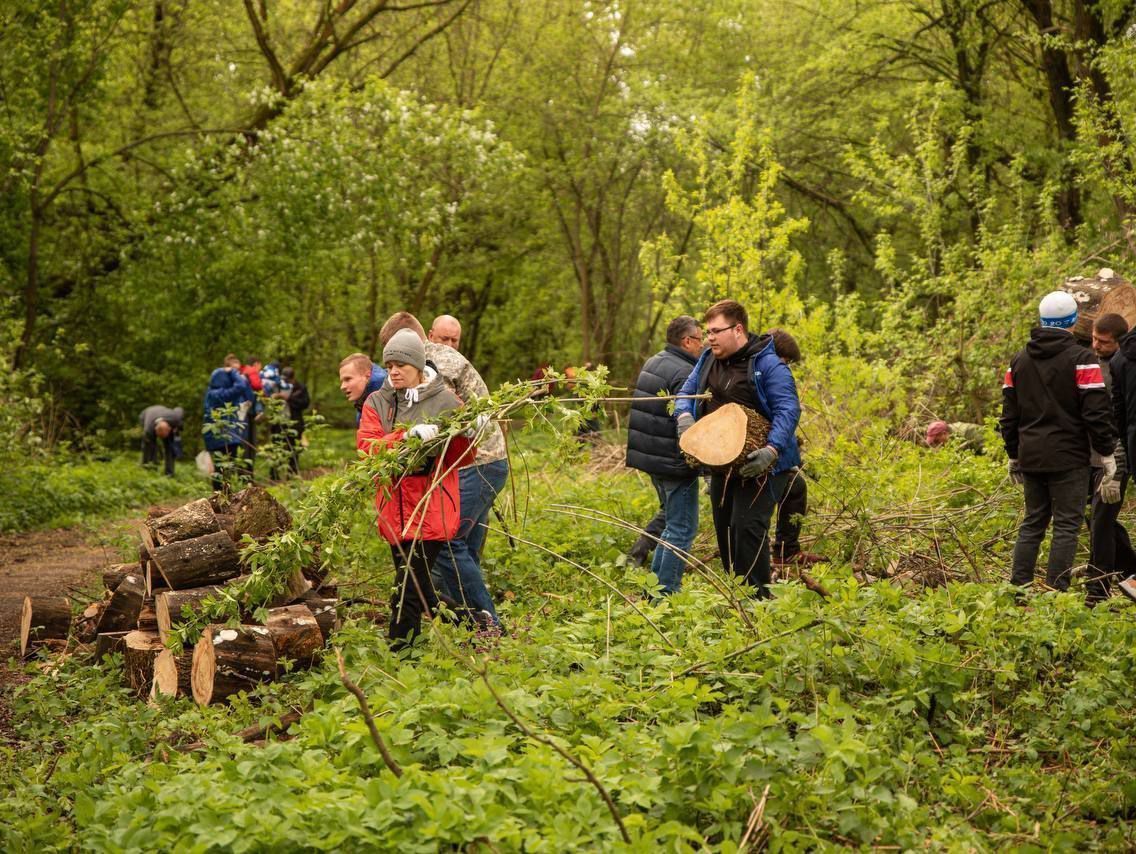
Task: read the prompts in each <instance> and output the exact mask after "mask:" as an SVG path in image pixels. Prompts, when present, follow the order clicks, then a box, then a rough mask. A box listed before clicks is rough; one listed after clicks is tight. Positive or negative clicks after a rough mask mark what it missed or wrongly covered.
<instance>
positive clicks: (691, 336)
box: [682, 334, 702, 344]
mask: <svg viewBox="0 0 1136 854" xmlns="http://www.w3.org/2000/svg"><path fill="white" fill-rule="evenodd" d="M687 338H693V339H694V341H695V343H697V344H701V343H702V335H701V334H698V335H683V336H682V339H683V340H684V341H685V340H686V339H687Z"/></svg>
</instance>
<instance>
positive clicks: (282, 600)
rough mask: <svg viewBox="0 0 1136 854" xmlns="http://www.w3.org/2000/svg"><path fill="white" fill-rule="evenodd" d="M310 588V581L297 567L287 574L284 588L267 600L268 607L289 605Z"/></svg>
mask: <svg viewBox="0 0 1136 854" xmlns="http://www.w3.org/2000/svg"><path fill="white" fill-rule="evenodd" d="M311 589H312V585H311V582H310V581H308V579H306V578H304V574H303V573H302V572H300V570H298V569H297V570H293V571H292V574H291V575H289V576H288V582H287V584H286V585H285V587H284V589H283V590H282V591H280V592H279V593H277V594H276V595H275V596H273V597H272V598H271V599H270V600H269V601H268V607H269V608H282V607H283V606H285V605H290V604H292V603H293V602H297V601H299V600H300V599H301V598H302V597H303V595H304V594H305V593H307V592H308V591H309V590H311Z"/></svg>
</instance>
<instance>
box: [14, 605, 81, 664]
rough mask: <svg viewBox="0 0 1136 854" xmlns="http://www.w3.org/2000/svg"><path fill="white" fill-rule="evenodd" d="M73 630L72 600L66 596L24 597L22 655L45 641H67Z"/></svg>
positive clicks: (21, 620) (21, 621)
mask: <svg viewBox="0 0 1136 854" xmlns="http://www.w3.org/2000/svg"><path fill="white" fill-rule="evenodd" d="M70 629H71V600H69V599H67V597H65V596H37V597H36V598H35V599H33V598H32V597H31V596H25V597H24V608H23V612H22V613H21V614H20V655H21V656H25V655H27V654H28V649H30V648H32V647H34V646H35V645H36V644H38V643H40V642H42V641H45V640H66V639H67V632H68V631H69V630H70Z"/></svg>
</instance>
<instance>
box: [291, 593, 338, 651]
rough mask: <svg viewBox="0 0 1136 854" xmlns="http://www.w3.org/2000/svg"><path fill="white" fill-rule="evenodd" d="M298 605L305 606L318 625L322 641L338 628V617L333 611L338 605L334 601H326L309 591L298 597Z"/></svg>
mask: <svg viewBox="0 0 1136 854" xmlns="http://www.w3.org/2000/svg"><path fill="white" fill-rule="evenodd" d="M300 604H303V605H307V606H308V610H309V611H311V612H312V616H314V617H315V618H316V622H317V623H319V627H320V631H321V632H322V633H323V638H324V641H326V640H327V639H328V638H330V637H331V633H332V632H334V631H335V630H336V629H337V628H339V615H338V614H337V613H336V611H335V606H336V604H338V603H337V602H336V600H335V599H327V598H325V597H323V596H320V595H319V594H318V593H316V592H315V591H313V590H309V591H308V592H307V593H305V594H304V595H303V596H301V597H300Z"/></svg>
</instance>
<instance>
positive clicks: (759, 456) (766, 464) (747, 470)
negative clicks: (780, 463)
mask: <svg viewBox="0 0 1136 854" xmlns="http://www.w3.org/2000/svg"><path fill="white" fill-rule="evenodd" d="M775 462H777V449H776V448H774V447H773V446H772V445H766V446H765V447H764V448H758V449H757V450H756V451H750V453H749V455H748V456H746V462H745V464H744V465H743V466H742V467H741V468H740V469H738V474H740V475H741V476H742V477H758V476H759V475H763V474H765V473H766V472H767V471H769V469H771V468H772V467H773V464H774V463H775Z"/></svg>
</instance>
